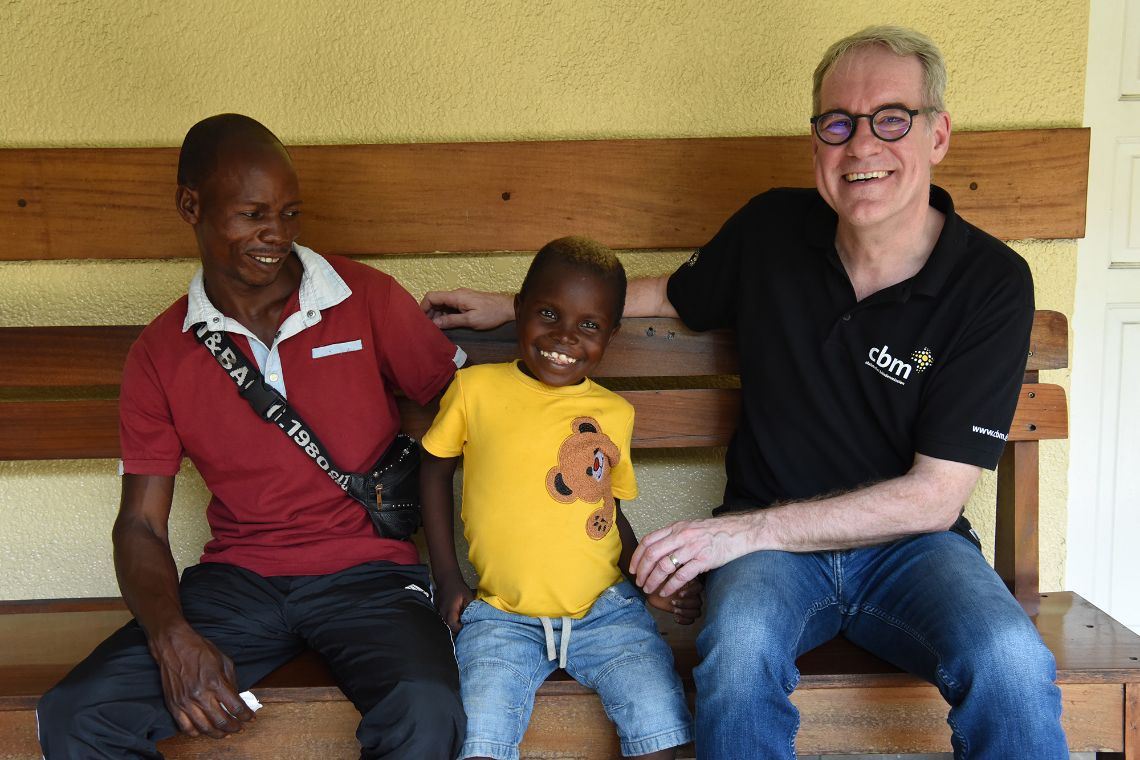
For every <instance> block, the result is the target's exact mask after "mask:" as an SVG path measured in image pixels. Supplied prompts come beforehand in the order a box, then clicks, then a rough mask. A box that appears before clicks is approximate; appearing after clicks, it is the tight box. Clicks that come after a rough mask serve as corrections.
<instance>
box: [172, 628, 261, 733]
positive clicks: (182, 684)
mask: <svg viewBox="0 0 1140 760" xmlns="http://www.w3.org/2000/svg"><path fill="white" fill-rule="evenodd" d="M150 651H151V654H152V655H153V656H154V659H155V661H156V662H157V663H158V667H159V670H160V671H161V672H162V691H163V693H164V694H165V695H166V707H167V709H169V710H170V714H171V715H173V716H174V720H175V722H177V723H178V727H179V729H181V730H182V732H183V733H185V734H189V735H190V736H199V735H201V734H206V735H207V736H212V737H213V738H215V739H221V738H222V737H224V736H225V735H226V734H233V733H237V732H238V731H241V730H242V724H244V723H247V722H249V721H251V720H254V719H255V718H254V714H253V710H251V709H250V708H249V707H248V706H247V705H246V703H245V700H243V699H242V698H241V696H240V695H239V694H238V690H237V677H236V676H235V674H234V664H233V662H232V661H231V660H230V658H229V657H226V656H225V655H224V654H222V653H221V652H220V651H219V650H218V648H217V647H215V646H214V645H213V644H211V643H210V642H209V641H207V640H206V639H204V638H202V637H201V636H200V635H199V634H198V633H197V632H195V631H194V630H193V629H192V628H190V627H189V626H186V627H184V628H183V627H179V628H178V629H177V630H176V631H175V632H172V633H170V634H168V635H164V636H159V637H156V638H154V639H151V640H150Z"/></svg>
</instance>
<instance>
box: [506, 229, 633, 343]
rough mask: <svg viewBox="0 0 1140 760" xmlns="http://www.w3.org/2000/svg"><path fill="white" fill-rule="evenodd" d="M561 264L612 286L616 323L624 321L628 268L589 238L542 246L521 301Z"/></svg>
mask: <svg viewBox="0 0 1140 760" xmlns="http://www.w3.org/2000/svg"><path fill="white" fill-rule="evenodd" d="M560 265H561V266H570V267H574V268H576V269H581V270H584V271H587V272H589V273H591V274H593V275H596V276H597V277H598V279H600V280H601V281H602V282H604V283H605V284H606V285H608V286H609V287H610V288H611V290H612V291H613V297H614V308H615V312H614V324H615V325H616V324H618V323H619V322H621V315H622V312H623V311H625V287H626V279H625V267H623V266H622V265H621V261H620V260H619V259H618V257H617V255H616V254H615V253H614V252H613V251H611V250H610V249H609V248H606V247H605V246H604V245H602V244H601V243H599V242H598V241H596V240H592V239H590V238H588V237H564V238H558V239H557V240H552V241H550V242H549V243H547V244H546V245H544V246H542V248H541V249H540V250H539V252H538V253H537V254H535V256H534V259H533V260H532V261H531V262H530V269H528V270H527V272H526V277H525V278H523V283H522V287H521V288H519V298H520V299H525V298H526V297H527V294H528V293H529V292H530V290H531V288H532V287H533V286H534V283H535V281H536V280H538V279H539V277H540V276H541V275H542V274H543V273H545V272H546V271H547V270H550V269H552V268H554V267H555V266H560Z"/></svg>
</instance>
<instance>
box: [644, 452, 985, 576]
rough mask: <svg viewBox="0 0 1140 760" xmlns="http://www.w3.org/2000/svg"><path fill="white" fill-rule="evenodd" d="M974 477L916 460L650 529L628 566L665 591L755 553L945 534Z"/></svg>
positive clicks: (955, 467) (960, 467)
mask: <svg viewBox="0 0 1140 760" xmlns="http://www.w3.org/2000/svg"><path fill="white" fill-rule="evenodd" d="M979 473H980V470H979V468H977V467H974V466H972V465H965V464H960V463H957V462H948V461H945V460H938V459H932V458H930V457H925V456H922V455H916V456H915V461H914V464H913V466H912V467H911V469H910V471H909V472H907V474H906V475H903V476H900V477H898V478H894V479H891V480H886V481H883V482H881V483H876V484H874V485H870V486H866V487H864V488H860V489H857V490H854V491H851V492H848V493H843V494H838V495H834V496H829V497H824V498H820V499H815V500H812V501H806V502H798V503H793V504H786V505H782V506H776V507H771V508H769V509H763V510H756V511H753V512H739V513H735V514H730V515H726V516H723V517H716V518H709V519H704V520H691V521H682V522H677V523H673V524H672V525H669V526H666V527H664V528H661V529H659V530H655V531H653V532H652V533H650V534H649V535H647V536H645V537H644V538H643V539H642V541H641V545H640V546H639V547H638V549H637V551H636V552H634V556H633V560H632V562H631V567H630V569H631V570H632V571H633V572H634V573H635V574H636V575H637V579H638V583H639V585H641V587H642V588H644V589H645V590H646V591H649V592H653V591H656V590H658V589H659V588H660V589H662V591H661V593H663V594H670V593H672V592H673V591H675V590H676V589H678V588H680V587H681V586H682V585H683V584H684V583H686V582H688V581H690V580H692V579H693V578H695V577H697V575H699V574H700V573H702V572H705V571H707V570H712V569H714V568H718V567H721V566H723V565H725V564H727V563H729V562H731V561H732V560H734V559H737V558H738V557H743V556H744V555H745V554H750V553H752V552H755V551H762V550H781V551H790V552H812V551H824V550H840V549H851V548H856V547H860V546H871V545H874V544H880V543H885V542H887V541H892V540H895V539H898V538H902V537H904V536H910V535H916V534H919V533H929V532H933V531H938V530H945V529H947V528H949V527H950V526H951V525H953V524H954V520H955V519H957V517H958V513H959V510H960V509H961V506H962V504H964V503H965V502H966V499H968V498H969V495H970V492H971V491H972V490H973V488H974V485H975V484H976V483H977V479H978V474H979ZM672 558H676V561H674V559H672Z"/></svg>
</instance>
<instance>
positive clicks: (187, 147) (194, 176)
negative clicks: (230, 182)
mask: <svg viewBox="0 0 1140 760" xmlns="http://www.w3.org/2000/svg"><path fill="white" fill-rule="evenodd" d="M231 140H248V141H252V142H256V143H275V144H277V145H279V146H281V149H282V150H285V146H284V145H282V144H281V141H280V140H278V139H277V135H275V134H273V133H272V132H270V131H269V129H268V128H267V127H266V126H265V125H264V124H262V123H261V122H259V121H257V120H255V119H251V118H250V117H248V116H243V115H241V114H238V113H222V114H218V115H217V116H210V117H208V118H205V119H202V121H200V122H198V123H197V124H195V125H194V126H192V127H190V131H189V132H187V133H186V138H185V139H184V140H183V141H182V150H181V151H179V153H178V184H179V185H185V186H186V187H188V188H190V189H191V190H197V189H198V187H199V186H200V185H201V184H202V183H203V182H205V181H206V180H207V179H209V178H210V175H212V174H213V173H214V170H215V169H217V168H218V157H219V155H220V154H221V148H222V146H223V145H225V144H226V143H228V142H230V141H231Z"/></svg>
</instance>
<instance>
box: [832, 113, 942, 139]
mask: <svg viewBox="0 0 1140 760" xmlns="http://www.w3.org/2000/svg"><path fill="white" fill-rule="evenodd" d="M937 110H938V109H937V108H929V107H928V108H904V107H903V106H883V107H882V108H880V109H878V110H877V111H875V112H874V113H847V112H846V111H828V112H827V113H821V114H819V115H818V116H813V117H811V123H812V125H813V126H815V135H816V137H818V138H819V139H820V140H823V141H824V142H825V143H827V144H828V145H842V144H843V143H845V142H847V141H848V140H850V139H851V137H852V136H853V135H854V134H855V125H856V124H858V122H859V119H867V120H868V121H869V122H870V124H871V134H873V135H874V136H875V137H877V138H879V139H880V140H883V141H884V142H894V141H895V140H901V139H903V138H904V137H906V135H907V132H910V128H911V125H912V124H914V117H915V116H918V115H919V114H920V113H934V112H935V111H937Z"/></svg>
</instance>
